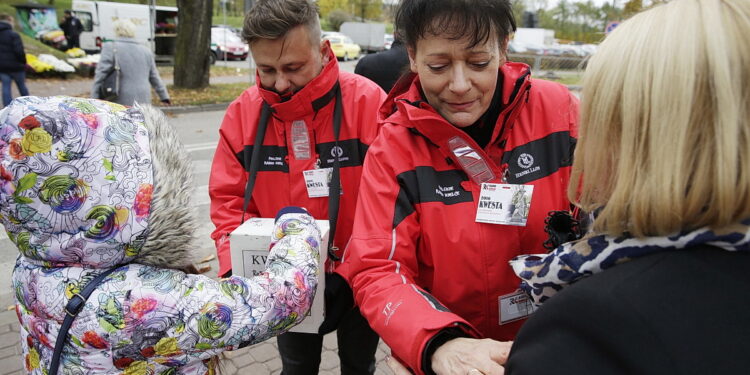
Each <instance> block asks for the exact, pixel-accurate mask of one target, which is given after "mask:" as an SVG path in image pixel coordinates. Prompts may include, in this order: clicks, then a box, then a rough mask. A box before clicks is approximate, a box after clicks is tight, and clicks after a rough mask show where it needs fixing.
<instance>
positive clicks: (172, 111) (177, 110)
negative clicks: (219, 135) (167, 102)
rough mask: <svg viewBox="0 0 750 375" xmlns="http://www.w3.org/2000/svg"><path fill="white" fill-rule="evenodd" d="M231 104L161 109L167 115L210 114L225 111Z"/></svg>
mask: <svg viewBox="0 0 750 375" xmlns="http://www.w3.org/2000/svg"><path fill="white" fill-rule="evenodd" d="M229 104H230V102H226V103H214V104H201V105H186V106H181V107H178V106H170V107H166V106H164V107H159V109H161V111H162V112H164V113H166V114H180V113H190V112H208V111H223V110H225V109H227V107H229Z"/></svg>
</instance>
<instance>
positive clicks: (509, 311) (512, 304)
mask: <svg viewBox="0 0 750 375" xmlns="http://www.w3.org/2000/svg"><path fill="white" fill-rule="evenodd" d="M498 306H499V308H500V325H503V324H506V323H510V322H515V321H516V320H520V319H523V318H526V317H527V316H529V315H531V314H532V313H533V312H534V311H536V309H537V307H536V306H534V304H533V303H532V302H531V300H530V299H529V296H527V295H526V293H524V292H523V291H521V290H516V291H515V292H513V293H510V294H506V295H503V296H500V297H498Z"/></svg>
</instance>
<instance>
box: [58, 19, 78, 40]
mask: <svg viewBox="0 0 750 375" xmlns="http://www.w3.org/2000/svg"><path fill="white" fill-rule="evenodd" d="M60 28H61V29H62V31H63V33H65V37H66V38H69V37H77V36H78V35H81V32H83V25H82V24H81V20H79V19H78V18H76V17H69V18H65V19H64V20H63V21H62V22H60Z"/></svg>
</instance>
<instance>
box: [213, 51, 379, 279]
mask: <svg viewBox="0 0 750 375" xmlns="http://www.w3.org/2000/svg"><path fill="white" fill-rule="evenodd" d="M330 56H331V59H330V62H329V63H328V64H327V65H326V66H325V67H324V68H323V70H322V71H321V73H320V75H318V76H317V77H315V78H314V79H313V80H312V81H310V82H309V83H308V84H307V85H305V87H304V88H302V90H300V91H298V92H296V93H295V94H294V95H293V96H292V98H291V99H290V100H288V101H286V102H283V103H282V102H280V98H279V96H278V95H277V94H276V93H274V92H271V91H268V90H264V89H262V88H259V87H258V86H257V85H256V86H253V87H250V88H249V89H247V90H245V91H244V92H243V93H242V94H241V95H240V97H239V98H237V99H236V100H235V101H234V102H232V104H230V105H229V108H228V109H227V112H226V114H225V115H224V121H223V122H222V124H221V128H220V129H219V134H220V140H219V145H218V147H217V149H216V153H215V155H214V159H213V165H212V167H211V177H210V180H209V194H210V196H211V220H212V221H213V222H214V225H215V226H216V230H214V232H213V233H212V235H211V238H213V239H214V241H215V242H216V249H217V253H218V255H219V275H224V274H226V273H227V272H228V271H230V270H231V268H232V265H231V256H230V252H229V241H228V235H229V233H231V232H232V231H233V230H234V229H236V228H237V227H238V226H239V225H240V220H241V217H242V204H243V201H244V192H245V185H246V183H247V178H248V173H247V171H248V170H249V168H250V156H251V153H252V148H253V143H254V141H255V134H256V129H257V126H258V117H259V116H260V109H261V105H262V102H263V101H264V100H265V101H266V102H267V103H269V104H270V105H271V108H272V109H273V110H274V113H273V115H272V116H270V118H269V121H268V128H267V129H266V135H265V138H264V141H263V149H262V150H261V154H260V155H261V157H262V162H261V166H260V170H259V171H258V174H257V177H256V181H255V188H254V190H253V196H252V200H251V202H250V204H249V206H248V210H247V215H246V218H247V217H274V216H275V215H276V212H277V211H278V210H279V209H280V208H282V207H284V206H289V205H294V206H300V207H305V208H306V209H307V210H308V212H310V214H311V215H312V216H314V217H315V218H316V219H327V218H328V198H327V197H323V198H309V197H308V194H307V188H306V185H305V180H304V178H303V175H302V172H303V171H305V170H310V169H315V165H316V161H317V160H318V159H320V167H321V168H327V167H332V166H333V158H332V157H331V155H332V151H333V147H334V135H333V110H334V102H335V99H333V98H332V96H331V97H329V99H330V100H329V101H328V102H326V100H325V99H321V100H320V101H318V102H315V100H316V99H319V98H324V97H326V94H328V93H330V92H332V91H331V90H332V89H333V88H334V86H335V84H336V81H337V80H338V81H339V83H340V85H341V95H342V108H343V117H342V122H341V131H340V135H339V146H340V147H341V149H342V150H343V153H342V154H341V155H340V159H339V160H340V163H341V186H342V191H343V194H342V195H341V199H340V202H339V205H340V206H339V207H340V208H339V218H338V225H337V230H336V238H335V240H334V244H335V245H336V246H338V247H339V248H341V249H343V248H344V247H345V245H346V243H347V241H348V240H349V237H350V235H351V229H352V221H353V218H354V207H355V204H356V202H357V192H358V191H359V180H360V176H361V173H362V162H363V161H364V158H365V153H366V152H367V149H368V147H369V145H370V143H371V142H372V141H373V139H374V138H375V136H376V135H377V132H378V123H377V111H378V108H379V107H380V104H381V103H382V102H383V100H384V99H385V93H384V92H383V90H382V89H380V87H378V86H377V85H376V84H374V83H373V82H371V81H370V80H368V79H366V78H364V77H361V76H357V75H354V74H350V73H347V72H339V66H338V63H337V62H336V58H335V57H334V56H333V55H332V54H331V55H330ZM258 82H259V80H258ZM314 102H315V103H321V102H322V103H323V104H322V105H321V104H318V105H319V106H322V108H320V109H319V110H318V111H317V113H316V111H315V110H314V108H313V103H314ZM295 120H304V122H305V124H306V125H307V132H308V135H309V140H310V142H311V146H310V150H311V155H310V158H309V159H307V160H298V159H297V158H295V153H294V152H293V151H291V149H292V148H291V146H290V147H289V148H287V145H292V131H291V126H292V122H293V121H295ZM339 255H340V254H339Z"/></svg>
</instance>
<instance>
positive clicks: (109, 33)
mask: <svg viewBox="0 0 750 375" xmlns="http://www.w3.org/2000/svg"><path fill="white" fill-rule="evenodd" d="M154 8H155V14H154V15H152V14H151V9H150V7H149V6H148V5H142V4H125V3H113V2H108V1H87V0H73V4H72V10H73V13H74V14H75V16H76V17H78V19H79V20H81V24H82V25H83V32H82V33H81V36H80V43H81V48H82V49H84V50H86V51H87V52H98V51H99V50H101V46H102V42H103V41H106V40H112V39H115V31H114V28H113V23H114V21H115V20H117V19H120V18H127V19H129V20H130V21H131V22H133V24H134V25H135V26H136V30H135V40H136V41H139V42H141V43H143V45H146V46H149V47H150V48H151V50H152V51H154V54H155V55H156V56H157V59H158V57H160V56H162V57H163V56H173V55H174V45H175V38H176V36H177V8H176V7H167V6H156V7H154Z"/></svg>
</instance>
